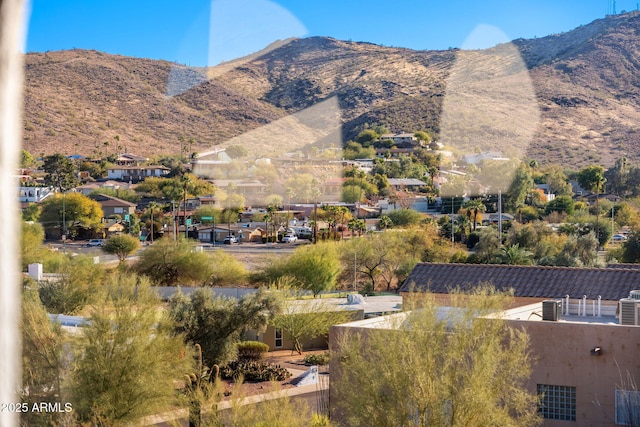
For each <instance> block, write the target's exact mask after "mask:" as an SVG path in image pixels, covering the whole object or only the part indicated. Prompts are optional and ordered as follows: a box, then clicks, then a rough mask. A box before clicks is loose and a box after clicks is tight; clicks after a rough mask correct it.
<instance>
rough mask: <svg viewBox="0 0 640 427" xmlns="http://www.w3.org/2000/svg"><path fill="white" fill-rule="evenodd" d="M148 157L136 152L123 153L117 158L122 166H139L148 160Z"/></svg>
mask: <svg viewBox="0 0 640 427" xmlns="http://www.w3.org/2000/svg"><path fill="white" fill-rule="evenodd" d="M148 161H149V159H148V158H147V157H142V156H136V155H135V154H130V153H122V154H119V155H118V157H117V158H116V164H117V165H120V166H138V165H140V163H144V162H148Z"/></svg>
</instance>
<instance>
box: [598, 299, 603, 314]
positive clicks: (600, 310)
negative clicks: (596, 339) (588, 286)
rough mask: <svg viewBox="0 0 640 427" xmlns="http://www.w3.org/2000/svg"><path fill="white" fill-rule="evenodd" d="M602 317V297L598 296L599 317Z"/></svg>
mask: <svg viewBox="0 0 640 427" xmlns="http://www.w3.org/2000/svg"><path fill="white" fill-rule="evenodd" d="M600 316H602V295H598V317H600Z"/></svg>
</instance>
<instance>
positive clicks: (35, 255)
mask: <svg viewBox="0 0 640 427" xmlns="http://www.w3.org/2000/svg"><path fill="white" fill-rule="evenodd" d="M21 230H22V235H21V239H20V260H21V261H22V271H27V266H28V265H29V264H33V263H35V262H41V261H42V257H43V252H44V251H45V250H46V249H45V248H43V247H42V242H43V240H44V230H43V229H42V226H41V225H40V224H35V223H32V224H30V223H27V222H23V223H22V229H21Z"/></svg>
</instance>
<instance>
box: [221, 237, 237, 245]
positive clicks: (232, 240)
mask: <svg viewBox="0 0 640 427" xmlns="http://www.w3.org/2000/svg"><path fill="white" fill-rule="evenodd" d="M222 243H224V244H225V245H231V244H233V243H238V238H237V237H236V236H227V237H225V238H224V241H223V242H222Z"/></svg>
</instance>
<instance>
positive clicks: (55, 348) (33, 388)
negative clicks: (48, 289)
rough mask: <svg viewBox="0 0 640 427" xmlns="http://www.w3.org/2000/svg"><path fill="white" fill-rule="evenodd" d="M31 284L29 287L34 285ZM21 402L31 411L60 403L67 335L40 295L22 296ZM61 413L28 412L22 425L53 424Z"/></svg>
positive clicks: (25, 290)
mask: <svg viewBox="0 0 640 427" xmlns="http://www.w3.org/2000/svg"><path fill="white" fill-rule="evenodd" d="M33 285H34V284H33V283H32V284H31V285H29V286H30V287H31V286H33ZM20 331H21V333H22V389H21V393H20V394H21V396H22V402H24V403H27V404H28V406H29V408H31V407H32V405H33V404H40V402H51V403H55V402H60V401H61V400H62V401H64V400H65V399H61V389H62V387H61V385H62V378H63V370H64V363H63V357H62V354H63V345H64V336H63V333H62V328H61V327H60V325H59V324H58V323H54V322H51V321H50V320H49V318H48V317H47V312H46V310H45V308H44V307H43V306H42V304H41V303H40V300H39V298H38V294H37V293H35V292H33V291H31V290H29V289H27V288H25V289H24V291H23V293H22V319H21V322H20ZM58 417H59V414H55V413H40V412H31V411H25V412H23V413H22V414H21V424H22V425H45V424H46V425H54V424H57V423H56V422H57V421H58Z"/></svg>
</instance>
